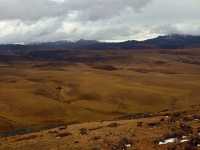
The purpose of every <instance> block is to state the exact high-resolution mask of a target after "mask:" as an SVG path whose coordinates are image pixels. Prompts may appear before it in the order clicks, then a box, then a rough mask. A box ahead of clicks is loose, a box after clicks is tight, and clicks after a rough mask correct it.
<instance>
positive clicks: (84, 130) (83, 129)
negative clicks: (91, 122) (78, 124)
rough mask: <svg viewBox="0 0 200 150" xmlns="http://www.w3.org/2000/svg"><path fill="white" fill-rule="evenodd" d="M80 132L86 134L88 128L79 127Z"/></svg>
mask: <svg viewBox="0 0 200 150" xmlns="http://www.w3.org/2000/svg"><path fill="white" fill-rule="evenodd" d="M80 134H81V135H87V134H88V130H87V129H85V128H81V129H80Z"/></svg>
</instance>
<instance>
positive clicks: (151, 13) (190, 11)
mask: <svg viewBox="0 0 200 150" xmlns="http://www.w3.org/2000/svg"><path fill="white" fill-rule="evenodd" d="M172 33H178V34H179V33H180V34H192V35H200V0H0V43H23V42H25V43H27V42H37V41H40V42H44V41H57V40H78V39H92V40H102V41H123V40H132V39H136V40H143V39H147V38H152V37H155V36H158V35H164V34H172Z"/></svg>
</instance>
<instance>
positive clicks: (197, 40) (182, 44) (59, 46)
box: [0, 34, 200, 57]
mask: <svg viewBox="0 0 200 150" xmlns="http://www.w3.org/2000/svg"><path fill="white" fill-rule="evenodd" d="M182 48H200V36H192V35H178V34H172V35H166V36H159V37H156V38H153V39H148V40H144V41H136V40H130V41H124V42H99V41H95V40H83V39H81V40H79V41H76V42H71V41H56V42H45V43H31V44H24V45H22V44H2V45H0V55H1V56H24V55H25V56H27V55H28V56H33V57H34V56H36V57H38V55H53V54H56V52H58V51H59V52H61V51H62V52H66V51H71V50H73V51H74V50H76V52H77V50H78V51H80V50H108V49H110V50H115V49H116V50H118V49H120V50H121V49H182ZM49 51H51V52H49ZM59 55H62V54H59Z"/></svg>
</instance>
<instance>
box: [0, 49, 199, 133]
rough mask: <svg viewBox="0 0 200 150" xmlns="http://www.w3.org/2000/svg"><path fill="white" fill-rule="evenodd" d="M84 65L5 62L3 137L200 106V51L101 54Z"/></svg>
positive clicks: (0, 102) (0, 103)
mask: <svg viewBox="0 0 200 150" xmlns="http://www.w3.org/2000/svg"><path fill="white" fill-rule="evenodd" d="M71 57H73V56H71ZM74 57H77V55H75V56H74ZM97 58H101V59H97ZM81 60H82V61H73V62H72V61H67V60H66V61H55V60H54V61H49V60H23V61H21V60H19V61H16V60H15V61H13V62H12V61H11V62H1V65H0V75H1V77H0V121H1V124H0V132H5V131H15V132H17V130H22V131H23V130H34V129H40V128H47V127H53V126H57V125H62V124H72V123H82V122H92V121H101V120H113V119H117V118H119V117H122V116H125V115H129V114H135V113H144V112H159V111H162V110H166V109H168V110H172V111H173V110H179V109H186V108H187V107H189V106H191V105H196V104H200V98H199V97H200V93H199V89H200V50H199V49H181V50H140V51H136V50H115V51H109V50H107V51H95V52H92V54H91V55H89V56H88V55H86V54H85V55H82V56H81ZM90 60H91V61H90Z"/></svg>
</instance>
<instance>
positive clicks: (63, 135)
mask: <svg viewBox="0 0 200 150" xmlns="http://www.w3.org/2000/svg"><path fill="white" fill-rule="evenodd" d="M70 135H72V134H71V133H69V132H64V133H59V134H57V135H56V138H63V137H67V136H70Z"/></svg>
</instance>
